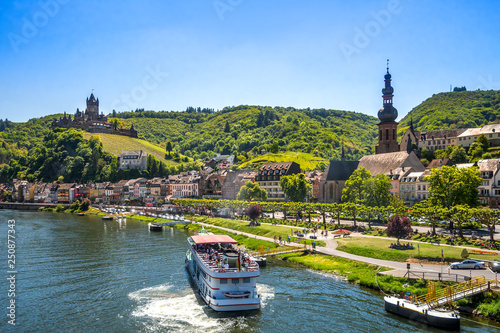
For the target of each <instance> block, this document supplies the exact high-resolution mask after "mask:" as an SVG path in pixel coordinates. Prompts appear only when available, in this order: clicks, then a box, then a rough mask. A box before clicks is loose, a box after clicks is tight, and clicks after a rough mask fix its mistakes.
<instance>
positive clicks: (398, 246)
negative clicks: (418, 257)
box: [389, 243, 413, 250]
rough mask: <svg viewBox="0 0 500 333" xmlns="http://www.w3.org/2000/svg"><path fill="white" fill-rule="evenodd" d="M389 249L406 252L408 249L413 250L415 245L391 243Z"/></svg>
mask: <svg viewBox="0 0 500 333" xmlns="http://www.w3.org/2000/svg"><path fill="white" fill-rule="evenodd" d="M389 248H391V249H397V250H406V249H410V250H413V244H411V243H408V244H399V243H396V244H394V243H391V245H389Z"/></svg>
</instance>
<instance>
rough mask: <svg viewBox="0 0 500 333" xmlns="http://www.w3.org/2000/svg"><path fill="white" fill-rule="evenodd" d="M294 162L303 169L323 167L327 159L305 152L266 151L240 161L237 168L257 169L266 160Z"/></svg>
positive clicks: (266, 161)
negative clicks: (263, 153)
mask: <svg viewBox="0 0 500 333" xmlns="http://www.w3.org/2000/svg"><path fill="white" fill-rule="evenodd" d="M290 161H291V162H296V163H298V164H300V167H301V168H302V170H304V171H309V170H314V169H324V167H326V166H327V164H328V161H327V160H325V159H324V158H321V157H316V156H313V155H311V154H307V153H299V152H291V151H287V152H282V153H278V154H273V153H267V154H265V155H262V156H258V157H255V158H252V159H251V160H248V161H246V162H244V163H242V164H241V165H240V166H239V169H258V168H259V167H260V166H261V165H262V164H264V163H268V162H290Z"/></svg>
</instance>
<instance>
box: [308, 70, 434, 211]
mask: <svg viewBox="0 0 500 333" xmlns="http://www.w3.org/2000/svg"><path fill="white" fill-rule="evenodd" d="M384 80H385V86H384V88H383V89H382V99H383V106H382V108H381V109H380V110H379V111H378V119H379V120H380V122H379V123H378V144H377V146H376V147H375V154H374V155H367V156H363V157H362V158H361V159H360V160H359V161H346V160H345V157H344V151H343V145H342V158H341V159H340V161H333V160H332V161H330V164H329V165H328V167H327V169H326V170H325V172H324V173H323V175H322V176H321V179H320V183H319V197H318V201H319V202H324V203H333V202H341V201H342V190H343V189H344V187H345V182H346V181H347V180H348V179H349V177H350V176H351V175H352V173H353V172H354V171H355V170H356V169H360V168H365V169H366V170H368V171H369V172H370V174H371V176H372V177H374V176H376V175H379V174H384V175H387V176H388V177H389V178H390V179H391V183H393V182H397V181H398V179H399V178H401V177H402V176H404V175H407V174H409V173H410V172H423V171H424V170H425V167H424V165H423V164H422V162H420V159H419V158H418V157H417V155H416V154H415V152H414V151H413V149H412V148H413V147H412V140H411V138H408V139H407V140H406V141H405V143H406V145H405V147H402V146H401V147H400V145H399V144H398V140H397V127H398V123H397V122H396V118H397V117H398V110H396V108H395V107H394V106H393V105H392V103H393V97H394V88H393V87H392V86H391V81H392V76H391V74H390V73H389V60H387V72H386V74H385V76H384ZM393 190H394V189H393Z"/></svg>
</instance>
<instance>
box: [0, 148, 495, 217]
mask: <svg viewBox="0 0 500 333" xmlns="http://www.w3.org/2000/svg"><path fill="white" fill-rule="evenodd" d="M444 165H448V166H449V165H452V162H451V161H450V160H449V159H437V160H433V161H432V162H431V163H430V164H429V165H428V166H427V167H424V166H423V165H422V163H421V162H420V160H419V159H418V157H417V156H416V155H415V153H414V152H410V153H408V152H393V153H385V154H376V155H369V156H364V157H363V158H361V159H360V160H359V161H346V160H345V159H342V160H340V161H331V162H330V164H329V166H328V168H327V169H326V170H325V171H324V172H321V171H319V170H313V171H308V172H305V174H306V178H307V179H308V180H309V181H310V182H311V184H312V193H311V197H312V198H313V199H314V200H317V201H318V202H324V203H332V202H340V201H341V197H342V189H343V188H344V186H345V182H346V181H347V179H349V177H350V176H351V174H352V173H353V172H354V170H356V169H359V168H361V167H364V168H365V169H367V170H368V171H370V173H371V175H372V176H376V175H378V174H385V175H387V176H388V177H389V178H390V181H391V184H392V188H391V194H392V195H394V196H395V197H398V198H401V199H403V200H404V202H405V203H406V204H408V205H413V204H415V203H418V202H419V201H422V200H426V199H428V198H429V183H428V182H426V181H425V177H426V176H428V175H429V174H430V172H431V170H432V169H434V168H438V167H441V166H444ZM457 167H458V168H464V167H477V168H478V169H479V171H480V172H481V178H482V183H481V186H480V187H479V188H478V192H479V198H480V201H481V203H482V204H483V205H489V206H491V207H499V203H500V159H490V160H480V161H478V162H476V163H464V164H457ZM300 172H303V171H302V170H301V169H300V165H299V164H297V163H295V162H279V163H265V164H263V165H262V166H261V167H260V168H259V170H258V171H248V170H242V171H233V170H228V169H222V170H217V171H213V172H208V171H190V172H182V173H181V174H179V175H172V176H169V177H166V178H159V177H158V178H153V179H149V180H148V179H146V178H137V179H129V180H120V181H119V182H116V183H110V182H103V183H88V184H77V183H64V184H58V183H56V182H53V183H40V182H37V183H30V182H27V181H24V180H20V181H18V180H14V181H13V182H12V183H9V184H0V198H3V197H4V195H3V194H4V193H5V192H7V191H10V192H11V194H12V200H13V201H17V202H37V203H71V202H74V201H76V200H80V201H82V200H84V199H85V198H88V199H90V200H91V201H92V202H93V203H104V204H123V203H124V202H127V201H134V200H135V201H136V203H139V202H141V203H144V204H149V203H151V204H154V203H158V202H160V200H161V201H165V200H168V199H174V198H185V197H201V198H208V199H229V200H234V199H236V196H237V194H238V192H239V190H240V188H241V187H242V186H243V185H244V184H245V183H246V182H247V181H251V182H257V183H259V185H260V187H261V188H262V189H264V190H266V192H267V196H268V200H269V201H287V200H288V198H287V197H286V195H285V193H283V191H282V189H281V186H280V180H281V177H282V176H289V175H293V174H297V173H300Z"/></svg>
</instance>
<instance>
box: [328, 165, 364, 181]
mask: <svg viewBox="0 0 500 333" xmlns="http://www.w3.org/2000/svg"><path fill="white" fill-rule="evenodd" d="M358 164H359V161H330V164H329V165H328V167H327V168H326V170H325V172H324V173H323V175H322V176H321V180H323V181H324V180H347V179H349V177H350V176H351V175H352V173H353V172H354V170H356V168H357V167H358Z"/></svg>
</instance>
